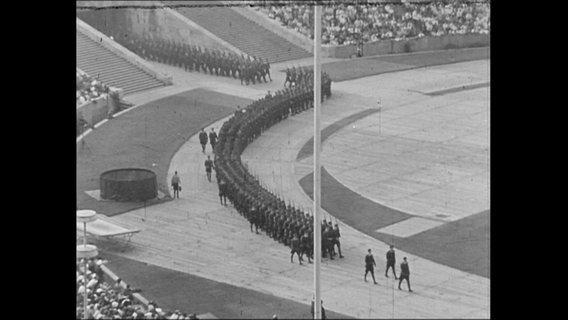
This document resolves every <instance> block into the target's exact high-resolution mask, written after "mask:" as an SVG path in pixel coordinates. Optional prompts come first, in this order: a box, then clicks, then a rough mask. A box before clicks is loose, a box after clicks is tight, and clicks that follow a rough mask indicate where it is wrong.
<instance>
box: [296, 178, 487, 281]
mask: <svg viewBox="0 0 568 320" xmlns="http://www.w3.org/2000/svg"><path fill="white" fill-rule="evenodd" d="M321 171H322V174H321V193H322V199H321V205H322V208H324V209H325V210H326V211H327V212H329V213H330V214H332V215H333V216H334V217H337V218H339V219H341V220H342V221H343V222H344V223H346V224H348V225H350V226H352V227H353V228H355V229H357V230H359V231H361V232H364V233H366V234H368V235H370V236H371V237H373V238H376V239H379V240H381V241H383V242H385V243H391V244H394V245H395V246H396V247H397V248H400V249H401V250H404V251H407V252H410V253H412V254H415V255H417V256H419V257H422V258H426V259H429V260H432V261H435V262H438V263H440V264H443V265H447V266H450V267H453V268H456V269H459V270H462V271H466V272H470V273H473V274H476V275H480V276H483V277H487V278H489V266H490V262H489V248H490V244H489V239H490V229H489V227H490V219H489V210H488V211H484V212H481V213H479V214H475V215H472V216H470V217H467V218H464V219H460V220H457V221H454V222H450V223H446V224H444V225H441V226H439V227H436V228H433V229H430V230H427V231H424V232H421V233H418V234H416V235H414V236H411V237H408V238H400V237H396V236H393V235H389V234H383V233H378V232H376V231H375V230H377V229H380V228H383V227H386V226H388V225H390V224H393V223H397V222H400V221H402V220H405V219H408V218H410V217H412V215H409V214H407V213H404V212H400V211H397V210H393V209H390V208H388V207H385V206H383V205H380V204H378V203H376V202H373V201H371V200H369V199H367V198H365V197H363V196H361V195H360V194H358V193H355V192H353V191H351V190H350V189H349V188H347V187H345V186H344V185H343V184H341V183H340V182H339V181H337V180H336V179H335V178H334V177H333V176H331V175H330V174H329V173H328V172H327V170H326V169H325V167H323V168H322V170H321ZM300 185H301V186H302V188H303V189H304V192H305V193H306V194H307V195H308V196H310V197H311V198H313V197H312V194H313V191H312V190H313V174H309V175H306V176H305V177H303V178H302V179H301V180H300Z"/></svg>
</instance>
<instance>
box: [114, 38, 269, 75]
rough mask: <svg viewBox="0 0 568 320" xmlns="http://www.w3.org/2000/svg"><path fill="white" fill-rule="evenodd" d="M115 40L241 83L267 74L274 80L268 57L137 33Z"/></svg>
mask: <svg viewBox="0 0 568 320" xmlns="http://www.w3.org/2000/svg"><path fill="white" fill-rule="evenodd" d="M116 40H117V42H119V43H120V44H121V45H122V46H124V47H126V48H127V49H128V50H130V51H132V52H134V53H136V54H137V55H139V56H140V57H142V58H144V59H146V60H149V61H156V62H160V63H164V64H168V65H172V66H176V67H180V68H184V69H185V71H188V72H189V71H194V70H195V71H198V72H199V71H202V72H204V73H209V74H215V75H217V76H224V77H233V78H235V79H237V78H238V79H240V80H241V85H242V84H246V85H249V84H251V83H252V84H256V83H261V81H262V80H264V82H265V83H266V82H267V80H266V79H267V76H268V79H269V80H270V81H272V77H271V76H270V63H269V62H268V60H266V59H262V58H258V57H251V56H245V55H244V54H241V55H240V56H239V55H237V54H235V53H233V52H227V51H221V50H217V49H207V48H202V47H200V46H195V45H189V44H186V43H178V42H174V41H170V40H163V39H152V38H149V37H147V36H144V37H143V38H141V37H139V36H136V35H134V34H133V35H131V36H130V37H128V38H125V37H119V39H116Z"/></svg>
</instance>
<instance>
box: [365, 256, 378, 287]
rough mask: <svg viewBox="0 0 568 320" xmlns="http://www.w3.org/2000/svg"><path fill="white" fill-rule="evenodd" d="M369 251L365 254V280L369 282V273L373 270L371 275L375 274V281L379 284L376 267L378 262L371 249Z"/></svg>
mask: <svg viewBox="0 0 568 320" xmlns="http://www.w3.org/2000/svg"><path fill="white" fill-rule="evenodd" d="M368 251H369V253H368V254H367V255H366V256H365V276H364V278H363V279H364V280H365V282H367V273H369V272H371V276H373V283H375V284H377V281H375V268H374V267H375V266H376V265H377V264H376V263H375V258H374V257H373V255H372V254H371V249H369V250H368Z"/></svg>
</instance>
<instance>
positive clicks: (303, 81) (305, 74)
mask: <svg viewBox="0 0 568 320" xmlns="http://www.w3.org/2000/svg"><path fill="white" fill-rule="evenodd" d="M293 70H294V72H295V74H294V77H293V78H290V80H291V81H288V77H287V82H286V83H285V88H284V89H281V90H278V91H277V92H275V93H274V94H271V93H270V92H268V94H267V95H266V96H265V97H263V98H261V99H259V100H256V101H254V102H253V103H251V104H250V105H248V106H247V107H246V108H240V109H238V110H237V111H236V112H235V113H234V114H233V116H232V117H231V118H230V119H229V120H227V121H226V122H225V123H224V124H223V126H222V127H221V129H220V132H219V138H218V141H217V144H216V145H215V150H214V153H215V160H214V162H215V171H216V177H217V183H218V186H219V199H220V201H221V204H225V205H226V199H228V200H229V201H230V203H232V204H233V206H234V208H235V209H236V210H237V211H238V212H239V214H241V215H242V216H243V217H244V218H246V219H247V220H248V221H249V223H250V228H251V232H256V233H258V230H259V229H260V230H262V231H264V232H265V233H266V235H268V236H269V237H271V238H272V239H273V240H275V241H278V242H279V243H282V244H284V245H286V246H288V247H290V248H291V257H290V260H291V261H292V262H293V257H294V253H296V254H297V255H298V257H299V262H300V264H302V262H303V261H304V260H303V258H304V257H306V258H307V260H308V262H309V263H312V259H313V240H312V239H313V232H314V230H313V227H312V226H313V217H312V216H311V215H310V213H308V212H306V211H304V210H303V209H299V208H296V207H295V206H293V205H291V204H290V203H288V204H286V201H285V199H282V198H281V197H279V196H277V195H275V194H274V193H273V192H271V191H269V190H267V189H266V188H264V187H263V186H262V185H261V183H260V181H259V180H258V179H257V178H256V177H254V176H253V175H251V174H250V173H249V172H248V170H247V169H246V168H245V166H244V165H243V163H242V162H241V153H242V151H243V150H244V149H245V148H246V147H247V145H248V144H250V143H251V142H253V141H254V140H255V139H256V138H258V137H259V136H260V135H261V134H262V133H263V132H264V131H266V130H268V129H269V128H270V127H271V126H273V125H275V124H276V123H278V122H280V121H282V120H285V119H287V118H288V117H290V116H293V115H295V114H298V113H300V112H302V111H306V110H308V109H310V108H312V107H313V71H312V70H309V69H300V70H302V71H301V73H300V72H299V71H298V70H296V68H293ZM288 71H289V72H292V70H290V69H288ZM309 73H312V75H309ZM299 74H301V75H302V76H298V75H299ZM323 79H326V80H325V81H323ZM286 85H288V86H286ZM330 96H331V79H330V78H329V75H327V74H324V73H323V72H322V102H323V100H324V97H325V98H329V97H330ZM321 230H322V248H321V249H322V256H323V257H329V258H330V259H334V257H335V256H336V255H337V253H336V251H335V247H337V251H338V254H339V257H340V258H343V255H342V254H341V245H340V241H339V238H340V233H339V226H338V225H337V223H336V224H335V225H333V224H332V222H331V221H326V220H325V219H324V220H323V221H322V229H321Z"/></svg>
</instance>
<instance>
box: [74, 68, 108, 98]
mask: <svg viewBox="0 0 568 320" xmlns="http://www.w3.org/2000/svg"><path fill="white" fill-rule="evenodd" d="M109 91H110V88H109V87H108V86H107V85H105V84H104V83H102V82H100V81H99V80H98V79H95V78H93V77H91V76H89V75H88V74H86V73H82V72H79V71H77V105H82V104H84V103H85V102H89V101H91V100H93V99H96V98H98V97H100V96H102V95H103V94H107V93H109Z"/></svg>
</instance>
